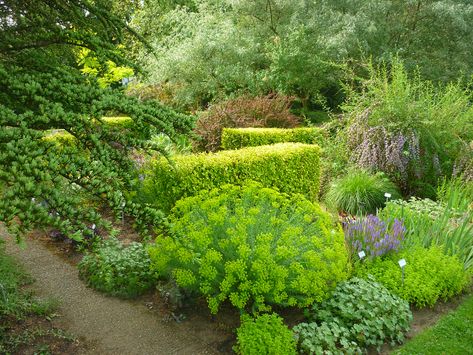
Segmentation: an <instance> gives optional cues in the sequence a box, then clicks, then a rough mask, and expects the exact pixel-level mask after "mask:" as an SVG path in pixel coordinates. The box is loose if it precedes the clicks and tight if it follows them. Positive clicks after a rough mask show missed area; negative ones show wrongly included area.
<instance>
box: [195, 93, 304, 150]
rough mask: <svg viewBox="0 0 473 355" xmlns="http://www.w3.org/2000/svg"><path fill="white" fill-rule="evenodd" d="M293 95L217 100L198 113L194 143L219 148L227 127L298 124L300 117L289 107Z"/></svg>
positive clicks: (291, 126)
mask: <svg viewBox="0 0 473 355" xmlns="http://www.w3.org/2000/svg"><path fill="white" fill-rule="evenodd" d="M292 99H293V98H291V97H288V96H284V95H280V94H269V95H266V96H259V97H250V96H241V97H238V98H236V99H230V100H226V101H223V102H220V103H218V104H214V105H212V106H210V107H209V109H208V110H207V111H205V112H203V113H202V114H200V115H199V119H198V120H197V122H196V127H195V129H194V132H195V133H196V134H197V136H199V138H200V139H199V140H196V141H195V142H194V147H195V148H196V149H198V150H199V151H206V152H215V151H217V150H219V149H220V143H221V141H222V130H223V128H224V127H232V128H234V127H240V128H243V127H278V128H293V127H297V126H299V125H300V124H301V118H299V117H297V116H295V115H294V114H292V113H291V111H290V107H291V101H292Z"/></svg>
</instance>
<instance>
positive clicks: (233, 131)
mask: <svg viewBox="0 0 473 355" xmlns="http://www.w3.org/2000/svg"><path fill="white" fill-rule="evenodd" d="M322 139H323V134H322V131H321V130H320V129H319V128H309V127H301V128H292V129H287V128H224V129H223V132H222V149H240V148H244V147H257V146H260V145H267V144H275V143H285V142H298V143H306V144H316V143H319V144H320V141H321V140H322Z"/></svg>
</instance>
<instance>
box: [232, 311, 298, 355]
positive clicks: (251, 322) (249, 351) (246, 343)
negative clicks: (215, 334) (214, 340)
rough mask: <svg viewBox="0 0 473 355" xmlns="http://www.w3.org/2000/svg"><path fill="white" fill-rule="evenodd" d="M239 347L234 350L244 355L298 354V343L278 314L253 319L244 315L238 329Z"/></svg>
mask: <svg viewBox="0 0 473 355" xmlns="http://www.w3.org/2000/svg"><path fill="white" fill-rule="evenodd" d="M237 340H238V342H237V345H236V346H235V347H234V350H235V352H236V353H237V354H242V355H259V354H268V355H269V354H272V355H279V354H285V355H291V354H294V355H295V354H296V342H295V339H294V335H293V333H292V331H291V330H290V329H289V328H288V327H287V326H286V325H285V324H284V323H283V321H282V319H281V317H279V316H278V315H277V314H275V313H273V314H263V315H261V316H258V317H256V318H255V319H253V318H252V317H250V316H248V315H243V316H242V319H241V326H240V328H238V329H237Z"/></svg>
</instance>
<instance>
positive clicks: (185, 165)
mask: <svg viewBox="0 0 473 355" xmlns="http://www.w3.org/2000/svg"><path fill="white" fill-rule="evenodd" d="M319 155H320V148H319V147H318V146H316V145H308V144H300V143H280V144H275V145H270V146H261V147H250V148H244V149H240V150H230V151H222V152H218V153H209V154H195V155H183V156H176V157H175V159H174V160H173V164H172V165H171V164H169V162H168V161H167V160H166V159H160V160H156V161H154V163H152V164H151V165H150V166H149V168H148V169H149V170H148V172H147V173H146V175H147V178H146V179H145V181H144V183H143V188H142V189H141V190H140V191H139V192H138V197H139V198H140V199H142V200H143V201H144V202H147V203H151V204H152V205H154V206H156V207H159V208H160V209H162V210H163V211H166V212H169V210H170V209H171V208H172V207H173V206H174V204H175V203H176V201H177V200H179V199H180V198H183V197H187V196H192V195H195V194H197V193H198V192H199V191H201V190H205V189H212V188H215V187H219V186H221V185H224V184H234V185H242V184H243V183H244V182H245V181H246V180H254V181H258V182H260V183H261V184H263V185H264V186H267V187H277V188H278V189H280V190H281V191H282V192H286V193H302V194H304V195H305V196H306V197H307V198H309V199H310V200H315V199H316V197H317V194H318V191H319V177H320V167H319V163H320V158H319Z"/></svg>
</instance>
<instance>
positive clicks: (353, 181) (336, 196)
mask: <svg viewBox="0 0 473 355" xmlns="http://www.w3.org/2000/svg"><path fill="white" fill-rule="evenodd" d="M386 192H387V193H390V194H391V198H398V197H399V193H398V191H397V188H396V186H395V185H394V184H393V183H392V182H391V181H389V180H388V179H387V178H386V177H385V176H384V175H383V174H375V175H373V174H370V173H368V172H366V171H364V170H352V171H350V172H348V174H347V175H346V176H344V177H342V178H339V179H337V180H335V181H334V182H333V183H332V185H331V186H330V189H329V190H328V192H327V195H326V200H327V203H328V204H329V205H331V206H333V207H334V208H336V209H337V210H338V211H343V212H347V213H350V214H353V215H355V214H367V213H374V212H376V209H377V208H380V207H383V206H384V204H385V203H386V197H385V196H384V194H385V193H386Z"/></svg>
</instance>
